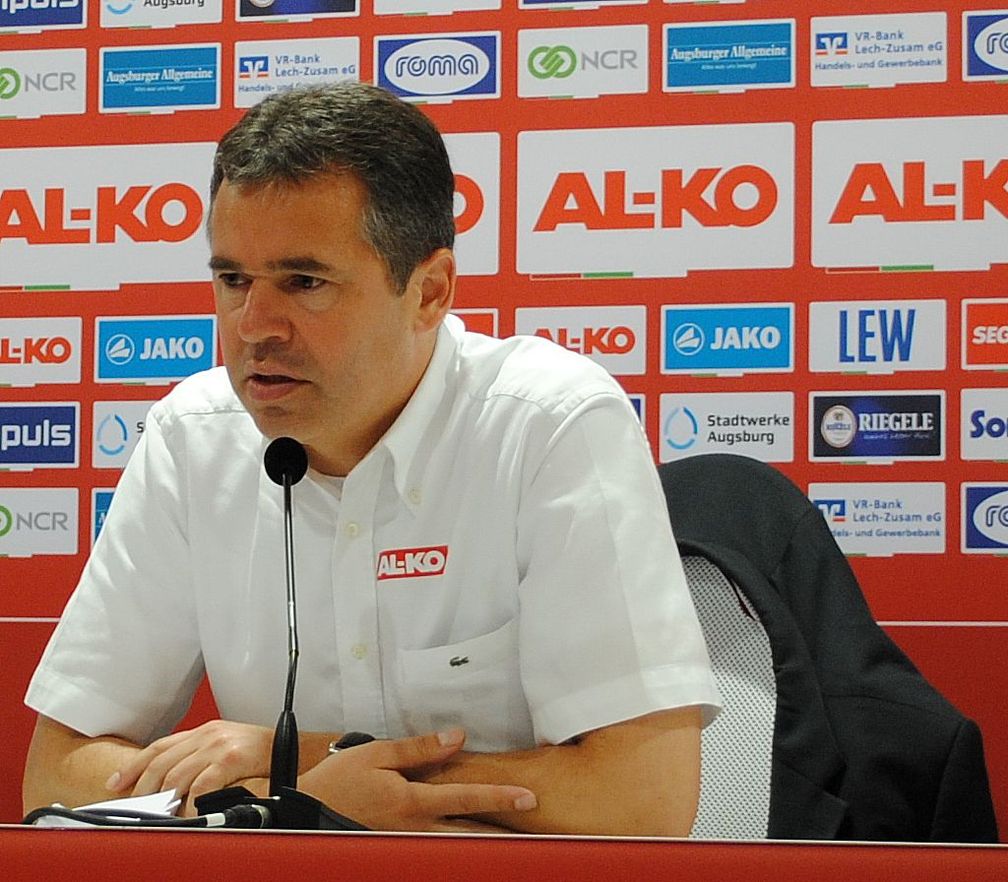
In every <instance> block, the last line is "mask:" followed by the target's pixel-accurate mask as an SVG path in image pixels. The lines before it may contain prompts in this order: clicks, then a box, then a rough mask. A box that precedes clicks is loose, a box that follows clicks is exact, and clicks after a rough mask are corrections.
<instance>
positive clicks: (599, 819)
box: [353, 708, 700, 836]
mask: <svg viewBox="0 0 1008 882" xmlns="http://www.w3.org/2000/svg"><path fill="white" fill-rule="evenodd" d="M357 749H358V748H353V750H357ZM423 780H425V781H428V782H431V783H448V782H451V783H472V782H476V781H479V782H482V783H487V784H492V783H499V782H504V781H506V782H507V783H509V784H515V785H519V786H524V787H527V788H528V789H529V790H531V791H532V792H533V793H535V794H536V797H537V799H538V807H537V808H536V809H535V810H534V811H530V812H523V813H521V814H514V813H511V814H507V815H492V816H484V820H487V821H490V822H492V823H494V824H498V825H500V826H503V827H507V828H508V829H511V830H515V831H520V832H529V833H571V834H578V833H581V834H599V835H621V836H686V835H688V834H689V832H690V828H691V827H692V825H693V818H694V816H695V814H696V809H697V801H698V799H699V794H700V711H699V709H697V708H683V709H678V710H669V711H659V712H658V713H653V714H648V715H647V716H643V717H638V718H637V719H633V720H628V721H626V722H622V723H617V724H614V725H611V726H605V727H603V728H601V729H597V730H595V731H593V732H588V733H586V734H585V735H583V736H581V737H580V738H579V739H578V740H577V741H576V742H574V743H568V744H561V745H556V746H545V747H538V748H535V749H533V750H526V751H517V752H512V753H499V754H492V753H468V752H466V753H459V754H456V756H455V757H453V758H452V760H451V761H450V762H448V763H446V764H444V765H442V766H440V767H438V768H436V769H433V770H431V771H430V772H429V773H427V774H425V775H424V776H423Z"/></svg>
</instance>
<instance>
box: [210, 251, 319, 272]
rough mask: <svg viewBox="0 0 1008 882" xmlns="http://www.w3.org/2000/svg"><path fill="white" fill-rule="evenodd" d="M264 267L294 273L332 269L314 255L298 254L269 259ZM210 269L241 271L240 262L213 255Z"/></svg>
mask: <svg viewBox="0 0 1008 882" xmlns="http://www.w3.org/2000/svg"><path fill="white" fill-rule="evenodd" d="M266 268H267V269H268V270H271V271H273V272H275V271H277V270H285V271H287V272H294V273H331V272H332V269H333V268H332V267H331V266H330V265H329V264H327V263H323V262H322V261H320V260H316V259H315V258H314V257H307V256H299V255H297V256H294V257H285V258H283V259H282V260H274V261H270V262H269V263H267V264H266ZM210 269H212V270H217V271H223V272H232V273H235V272H241V264H240V263H238V261H236V260H231V259H230V258H228V257H220V256H218V255H214V256H213V257H211V258H210Z"/></svg>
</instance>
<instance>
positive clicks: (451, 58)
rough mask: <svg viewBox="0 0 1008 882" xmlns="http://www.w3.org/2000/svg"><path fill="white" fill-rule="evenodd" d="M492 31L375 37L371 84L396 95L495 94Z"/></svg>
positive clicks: (495, 54) (497, 42)
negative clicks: (373, 77)
mask: <svg viewBox="0 0 1008 882" xmlns="http://www.w3.org/2000/svg"><path fill="white" fill-rule="evenodd" d="M499 47H500V39H499V35H497V34H451V35H442V36H431V37H379V38H378V41H377V45H376V48H375V55H376V60H375V83H376V85H379V86H381V87H382V88H383V89H387V90H388V91H389V92H392V93H393V94H394V95H398V96H400V97H401V98H460V97H468V98H480V97H487V98H493V97H496V96H497V95H498V94H499V89H500V86H499V63H498V56H499V54H500V52H499Z"/></svg>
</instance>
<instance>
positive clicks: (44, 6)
mask: <svg viewBox="0 0 1008 882" xmlns="http://www.w3.org/2000/svg"><path fill="white" fill-rule="evenodd" d="M86 26H87V2H86V0H0V33H2V32H3V31H5V30H13V31H18V30H20V31H48V30H53V29H55V28H83V27H86Z"/></svg>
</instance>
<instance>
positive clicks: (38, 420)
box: [0, 402, 80, 469]
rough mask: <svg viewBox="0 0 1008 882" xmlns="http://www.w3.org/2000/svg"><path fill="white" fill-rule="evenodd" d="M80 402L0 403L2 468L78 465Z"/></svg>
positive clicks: (0, 460) (74, 466)
mask: <svg viewBox="0 0 1008 882" xmlns="http://www.w3.org/2000/svg"><path fill="white" fill-rule="evenodd" d="M79 427H80V405H79V404H76V403H65V404H64V403H60V404H49V403H35V402H33V403H32V404H4V405H0V468H13V469H35V468H49V469H52V468H76V467H77V458H78V449H79Z"/></svg>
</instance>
